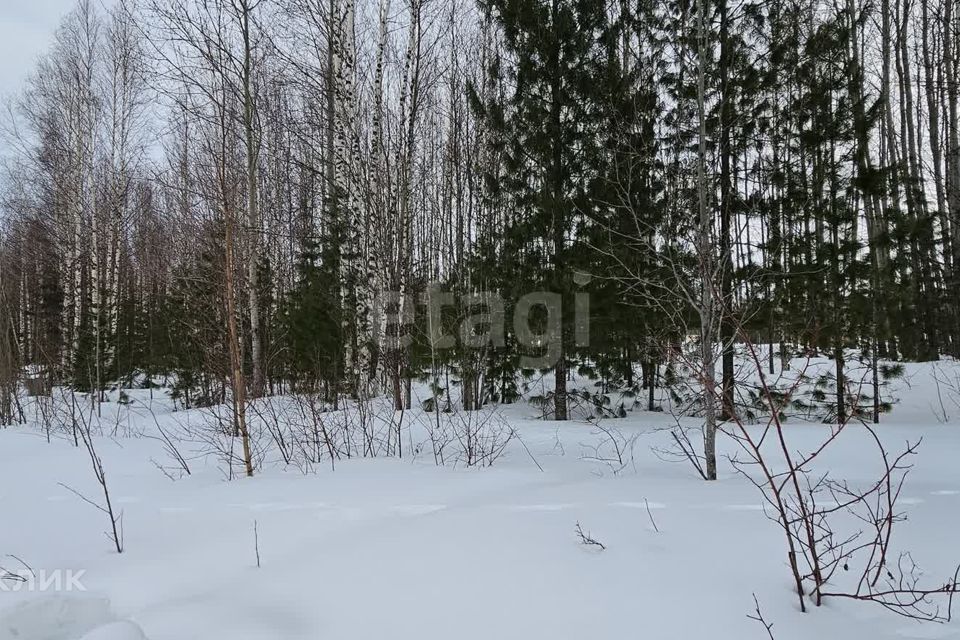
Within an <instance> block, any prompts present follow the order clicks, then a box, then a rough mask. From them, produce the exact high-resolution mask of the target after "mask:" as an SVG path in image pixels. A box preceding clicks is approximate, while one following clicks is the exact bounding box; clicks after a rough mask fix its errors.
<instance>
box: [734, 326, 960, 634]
mask: <svg viewBox="0 0 960 640" xmlns="http://www.w3.org/2000/svg"><path fill="white" fill-rule="evenodd" d="M748 348H749V350H750V353H751V354H752V358H753V361H754V363H755V364H756V365H757V369H758V370H759V371H760V375H761V386H762V387H763V388H764V389H767V388H766V386H765V385H764V377H763V368H762V366H761V364H760V360H759V358H758V356H757V354H756V352H755V351H754V350H753V347H752V345H749V343H748ZM796 384H799V378H798V382H797V383H796ZM764 397H765V398H766V399H767V402H768V403H769V412H768V414H767V415H768V416H769V417H768V420H767V422H766V424H765V425H764V426H763V427H762V428H759V429H751V428H748V426H747V425H746V424H744V422H743V421H742V420H741V419H740V418H739V417H737V416H733V417H732V421H731V422H728V423H727V424H726V425H725V426H724V427H723V433H725V434H727V435H728V436H729V437H730V438H732V439H733V440H734V441H735V442H736V443H737V445H738V446H739V449H740V452H741V454H743V455H742V456H734V457H733V458H732V462H733V464H734V468H735V469H737V470H738V471H739V472H740V473H741V474H742V475H743V476H744V477H746V478H747V479H748V480H749V481H750V482H751V483H753V484H754V485H755V486H756V487H757V488H758V489H759V490H760V491H761V492H762V494H763V496H764V499H765V501H766V504H767V505H768V506H769V507H770V510H769V511H768V516H769V517H770V518H771V519H772V520H773V521H775V522H776V523H777V524H778V526H779V527H780V529H781V531H782V532H783V535H784V539H785V541H786V545H787V550H788V553H787V559H788V562H789V566H790V570H791V573H792V576H793V580H794V583H795V586H796V592H797V596H798V598H799V601H800V607H801V610H803V611H806V597H807V596H810V597H811V598H812V599H813V602H814V603H815V604H816V605H817V606H820V605H821V604H822V602H823V600H824V598H844V599H852V600H857V601H862V602H872V603H875V604H878V605H880V606H882V607H884V608H886V609H888V610H890V611H893V612H895V613H897V614H899V615H902V616H905V617H908V618H911V619H915V620H921V621H933V622H944V621H947V620H949V619H950V615H951V608H952V604H953V595H954V594H955V593H956V592H957V590H958V585H957V575H958V572H960V568H958V569H957V570H956V571H954V572H953V574H952V578H950V579H948V580H946V581H945V582H942V583H939V584H935V585H932V586H929V585H924V584H921V582H920V573H919V571H918V570H917V567H916V565H915V564H914V563H913V560H912V557H911V556H910V554H909V553H906V552H902V553H899V554H897V557H898V559H897V560H896V561H895V562H894V561H891V558H892V557H893V556H894V554H893V553H892V547H891V540H892V537H893V530H894V525H895V524H896V523H897V522H900V521H901V520H902V519H903V514H902V513H900V512H899V511H898V509H897V504H896V503H897V499H898V498H899V496H900V492H901V489H902V487H903V483H904V481H905V479H906V476H907V474H908V472H909V470H910V465H909V463H908V462H907V460H908V459H909V458H910V457H911V456H913V455H914V454H915V453H916V450H917V447H918V445H919V440H918V441H917V442H914V443H909V442H908V443H907V444H906V445H905V447H904V448H903V449H902V450H901V451H900V452H899V453H895V454H894V453H890V452H888V450H887V448H886V446H885V445H884V444H883V442H882V440H881V439H880V438H879V436H878V435H877V433H876V431H875V430H874V428H873V426H872V425H870V424H868V423H866V422H865V421H859V425H858V426H859V428H860V429H862V430H863V431H864V432H865V433H866V434H868V435H869V436H870V439H871V441H872V442H873V444H874V445H875V451H876V454H877V459H878V461H879V462H880V463H882V471H881V473H880V476H879V478H878V479H876V480H875V481H872V482H870V483H868V484H866V485H853V484H851V483H849V482H847V481H846V480H843V479H839V478H835V477H833V476H832V474H831V473H830V472H829V471H828V470H823V469H818V468H817V464H816V463H817V462H818V460H819V459H820V457H821V456H822V454H823V453H824V451H826V450H827V449H828V448H829V447H830V446H831V445H832V444H833V443H834V442H836V440H837V438H838V437H839V436H840V435H841V433H844V432H846V431H847V430H848V429H850V428H851V427H850V424H851V420H850V419H847V420H842V421H840V422H839V424H836V425H832V426H831V427H830V432H829V434H827V435H826V436H825V437H824V438H823V440H822V441H821V442H820V443H819V444H818V445H817V446H816V447H815V448H814V449H813V450H812V451H809V452H806V453H802V452H795V451H793V450H791V448H790V446H789V444H788V442H787V438H786V435H785V433H784V429H783V422H782V418H781V412H780V411H779V410H778V406H777V404H778V402H779V399H778V397H777V396H776V395H774V394H772V393H770V392H769V391H765V394H764ZM853 428H856V427H853Z"/></svg>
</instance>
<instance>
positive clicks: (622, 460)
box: [580, 419, 640, 475]
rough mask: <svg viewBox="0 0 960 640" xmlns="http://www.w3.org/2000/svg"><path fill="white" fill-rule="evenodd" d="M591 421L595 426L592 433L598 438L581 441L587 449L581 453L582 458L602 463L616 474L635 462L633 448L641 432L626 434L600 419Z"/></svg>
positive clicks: (582, 445)
mask: <svg viewBox="0 0 960 640" xmlns="http://www.w3.org/2000/svg"><path fill="white" fill-rule="evenodd" d="M589 422H590V424H591V425H592V426H593V431H592V432H591V435H593V436H594V437H595V438H596V441H594V442H591V443H583V442H581V443H580V446H581V447H582V448H584V449H585V450H586V451H587V453H586V454H584V455H581V459H582V460H587V461H590V462H599V463H602V464H604V465H606V466H607V467H608V468H609V469H610V470H611V471H612V472H613V474H614V475H617V474H619V473H620V472H621V471H623V470H624V469H626V468H627V467H628V466H630V465H633V464H634V456H633V450H634V448H635V446H636V444H637V439H638V438H639V437H640V434H639V433H631V434H629V435H627V434H624V433H623V432H622V431H621V430H619V429H615V428H612V427H608V426H606V425H604V424H603V423H602V422H601V421H600V420H599V419H594V420H590V421H589Z"/></svg>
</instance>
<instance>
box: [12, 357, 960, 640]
mask: <svg viewBox="0 0 960 640" xmlns="http://www.w3.org/2000/svg"><path fill="white" fill-rule="evenodd" d="M938 366H939V367H941V369H938V370H939V371H941V372H942V370H943V369H942V368H943V367H947V368H948V369H949V371H950V372H951V373H950V375H954V374H953V373H952V372H953V371H954V369H953V368H952V367H953V365H952V364H949V363H948V364H944V365H938ZM933 373H934V369H933V368H932V367H931V365H909V366H908V369H907V374H906V376H905V377H904V378H903V379H902V380H899V381H897V382H896V383H895V385H894V388H893V389H892V391H891V393H892V394H893V395H894V396H897V397H898V398H899V402H898V403H897V404H896V406H895V408H894V410H893V412H892V414H889V415H886V416H884V419H883V424H882V425H881V426H880V429H879V430H880V433H881V436H882V438H883V439H884V441H885V442H886V443H889V445H890V446H891V448H897V447H899V446H901V445H902V444H903V443H904V442H906V441H907V440H915V439H917V438H918V437H921V436H922V437H923V443H922V445H921V448H920V454H919V455H918V456H916V458H915V459H914V460H912V462H913V463H914V465H915V466H914V469H913V470H912V471H911V472H910V475H909V477H908V479H907V483H906V486H905V489H904V492H903V494H902V497H901V507H902V509H903V510H905V511H907V513H908V514H909V520H908V521H906V522H904V523H902V524H900V525H898V528H897V529H896V531H895V536H896V538H895V545H894V546H895V547H896V548H898V549H910V550H911V551H912V552H913V556H914V559H915V560H916V561H917V563H918V564H919V565H920V566H921V567H923V568H924V569H925V571H926V575H927V576H928V577H929V578H930V580H931V581H934V582H937V581H942V580H943V579H945V578H948V577H949V576H951V575H952V574H953V568H954V567H955V565H956V563H957V562H960V545H958V544H957V541H958V540H960V536H958V530H960V465H958V460H960V406H958V405H956V404H955V403H954V400H957V399H958V398H954V397H953V395H951V393H950V390H949V389H946V388H944V387H943V386H942V385H937V384H934V381H933ZM129 394H130V397H131V398H132V400H133V402H132V403H131V404H127V405H120V404H117V403H116V402H113V403H108V404H105V405H104V406H103V418H102V419H101V422H100V427H98V428H100V429H102V430H103V431H104V436H102V437H98V438H97V441H96V442H97V446H98V448H99V453H100V455H101V456H102V458H103V463H104V467H105V469H106V471H107V478H108V482H109V486H110V489H111V491H112V497H113V500H114V503H115V506H116V507H117V508H118V510H122V511H123V537H124V542H125V547H126V548H125V551H124V553H123V554H122V555H118V554H117V553H116V551H115V550H112V547H111V543H110V541H109V540H108V539H107V538H106V537H105V535H104V533H103V532H104V531H105V530H106V528H107V521H106V517H105V516H104V514H102V513H100V512H99V511H97V510H96V509H95V508H93V507H92V506H90V505H89V504H86V503H84V502H83V501H82V500H80V499H79V498H77V497H76V496H75V495H74V494H72V493H71V492H70V491H68V490H67V489H65V488H64V487H63V486H61V484H60V483H63V484H64V485H67V486H69V487H72V488H73V489H75V490H77V491H79V492H81V493H83V494H84V495H86V496H89V497H90V498H91V499H95V500H99V499H100V497H101V496H100V494H99V493H98V487H97V485H96V483H95V480H94V478H93V474H92V472H91V467H90V461H89V459H88V457H87V455H86V452H85V451H84V450H83V449H82V447H81V448H80V449H78V448H75V447H74V446H73V443H72V440H71V439H69V438H67V437H65V434H60V435H55V437H54V438H53V442H51V443H49V444H48V443H47V441H46V437H45V435H44V433H43V431H42V429H41V427H40V425H38V424H34V425H28V426H22V427H14V428H9V429H5V430H2V431H0V565H2V566H4V567H6V568H7V569H8V570H18V569H21V568H22V567H21V566H20V565H19V564H17V561H16V560H14V559H13V558H12V557H11V556H8V555H7V554H12V556H16V558H17V559H21V560H22V561H23V562H25V563H26V564H28V565H29V566H30V567H31V568H32V569H33V570H34V571H35V572H39V571H40V570H43V571H46V572H53V571H57V570H60V571H64V570H71V571H74V572H80V571H82V572H83V573H82V585H83V587H84V590H83V591H79V590H71V591H65V590H64V589H61V590H59V591H57V590H55V589H46V590H38V589H36V588H34V589H32V590H31V589H28V588H26V587H25V586H22V585H21V587H20V588H19V590H15V589H16V586H15V585H14V584H13V583H9V582H7V583H5V587H4V589H3V590H0V640H14V639H15V640H81V639H83V640H144V639H145V638H149V639H150V640H194V639H197V640H199V639H205V640H206V639H210V638H229V639H230V640H248V639H249V640H267V639H274V638H276V639H284V640H287V639H289V640H297V639H311V640H314V639H320V638H323V639H364V640H373V639H378V638H398V639H407V638H410V639H414V638H415V639H417V640H434V639H435V640H449V639H458V640H461V639H462V640H468V639H474V638H475V639H484V640H489V639H491V638H508V639H509V638H516V639H524V640H527V639H540V638H543V639H550V640H560V639H571V640H574V639H575V640H593V639H598V640H603V639H616V640H619V639H626V638H650V639H655V640H668V639H677V640H689V639H693V638H709V639H710V640H748V639H750V638H757V639H759V640H762V639H763V638H766V637H767V636H766V632H765V631H764V629H763V627H762V626H760V624H759V623H757V622H756V621H754V620H751V619H749V618H748V617H747V615H748V614H753V613H754V600H753V596H754V595H756V598H757V599H758V601H759V603H760V606H761V609H762V611H763V615H764V617H765V618H766V620H767V621H768V622H772V623H773V625H774V626H773V629H772V631H773V634H774V636H775V637H776V638H777V640H791V639H794V640H800V639H803V640H808V639H810V638H818V639H823V640H832V639H840V638H850V639H859V638H862V639H870V640H885V639H895V638H957V637H960V624H957V623H956V622H953V623H949V624H946V625H936V624H934V625H921V624H918V623H916V622H913V621H911V620H907V619H903V618H900V617H897V616H895V615H893V614H891V613H889V612H887V611H884V610H883V609H881V608H880V607H876V606H871V605H869V604H860V603H853V602H847V601H828V602H827V603H826V604H825V605H824V606H823V607H820V608H819V609H817V608H812V610H811V611H810V612H808V613H806V614H802V613H800V611H799V609H798V606H797V602H796V597H795V595H794V593H793V591H792V585H791V578H790V574H789V572H788V569H787V566H786V551H785V548H784V543H783V540H782V537H781V534H780V533H779V531H778V529H777V527H776V525H775V524H774V523H772V522H771V521H770V520H769V519H768V517H767V515H766V514H765V512H764V509H763V506H762V498H761V496H760V495H759V494H758V492H757V490H756V489H755V488H754V487H753V486H752V485H751V484H750V483H749V482H747V481H746V480H745V479H743V478H742V477H740V476H738V475H737V474H736V473H735V472H734V470H733V469H732V468H731V466H730V464H729V463H728V462H727V461H726V460H725V459H721V474H720V475H721V477H720V479H719V480H718V481H717V482H715V483H705V482H703V481H702V480H700V479H699V478H698V477H697V476H696V475H695V474H694V473H693V471H692V470H691V469H690V468H689V467H688V466H687V465H685V464H680V463H672V462H665V461H663V460H661V459H660V457H659V456H658V455H657V454H656V453H655V451H654V449H656V448H659V447H666V446H668V445H669V442H670V440H669V437H668V434H667V432H666V431H664V430H663V429H664V428H667V427H670V426H671V425H672V424H673V419H672V418H671V417H670V416H669V415H668V414H666V413H646V412H642V411H640V410H639V409H638V410H636V411H631V412H630V413H629V415H628V417H627V418H625V419H620V420H607V421H605V422H604V423H603V424H604V426H605V427H610V428H613V429H616V430H617V431H618V433H620V434H622V436H623V437H624V441H629V440H630V439H631V438H632V437H633V436H634V435H636V436H637V437H636V439H635V440H634V442H633V445H632V451H628V455H627V460H626V466H625V467H624V468H623V469H619V470H617V469H616V467H617V466H618V465H613V464H610V463H607V462H603V461H600V460H596V458H597V457H608V454H609V453H610V451H609V450H607V449H605V448H604V447H606V446H607V445H606V444H604V436H603V435H602V434H601V433H600V432H599V431H598V430H597V429H596V428H595V427H593V426H591V425H589V424H587V423H586V422H584V421H583V420H576V421H571V422H568V423H564V424H561V423H556V422H550V421H543V420H540V419H538V418H537V416H538V413H539V409H538V408H537V407H535V406H533V405H531V404H528V403H525V402H524V403H519V404H516V405H511V406H506V407H501V408H500V409H499V411H501V412H502V413H503V415H504V416H505V418H506V419H507V420H508V421H509V423H510V424H511V425H512V426H514V427H515V428H516V429H517V431H518V433H519V435H520V437H521V439H522V442H521V441H520V440H515V441H513V442H512V443H511V444H510V446H509V447H508V449H507V451H506V453H505V455H504V456H503V458H502V459H500V460H499V461H498V462H497V463H496V464H495V465H494V466H493V467H492V468H484V469H478V468H466V467H464V466H463V465H453V464H450V465H447V466H436V465H435V464H434V459H433V455H432V453H430V451H429V450H430V447H429V445H425V444H424V435H423V433H424V424H425V422H424V420H431V419H433V418H432V417H431V416H432V414H428V415H427V416H426V417H425V418H422V419H421V421H420V422H416V421H413V422H411V421H410V419H409V416H408V418H407V422H406V423H405V424H406V425H411V424H413V428H412V429H409V430H406V428H405V430H404V432H403V435H402V438H403V441H404V447H405V451H404V457H403V459H400V460H398V459H396V458H389V459H388V458H378V459H352V460H342V461H340V462H339V463H338V464H337V467H336V469H335V470H331V469H330V468H329V466H328V465H317V466H315V467H313V468H312V469H310V470H309V471H308V473H302V472H301V470H298V469H297V468H295V466H290V467H286V468H285V467H284V465H282V464H280V462H279V457H278V456H277V454H276V452H275V451H274V449H273V448H270V447H269V446H268V444H266V443H267V442H268V439H267V438H266V436H262V437H261V440H262V442H263V445H262V446H263V448H264V454H263V460H262V470H261V472H260V473H258V474H257V476H256V477H254V478H253V479H246V478H241V479H234V480H232V481H228V480H226V479H225V475H224V466H223V464H222V463H221V461H220V460H219V458H218V457H217V456H216V455H213V454H209V453H208V454H206V455H204V454H203V451H204V449H206V448H207V447H206V446H205V445H202V444H200V443H197V442H184V443H181V446H183V448H184V451H186V452H188V453H189V456H190V463H191V470H192V471H193V473H192V475H190V476H184V477H182V478H180V479H177V480H176V481H173V480H171V479H170V478H168V477H167V476H166V475H165V474H164V473H162V472H161V471H160V470H159V469H158V467H157V464H160V465H161V466H164V467H167V468H168V469H169V468H170V466H171V465H172V462H171V460H170V459H169V457H168V456H167V454H166V453H165V452H164V447H163V444H162V442H160V441H159V440H157V439H155V438H153V437H151V436H152V435H156V430H155V429H156V424H157V423H159V424H161V425H163V426H164V428H165V429H167V430H169V431H170V432H175V431H176V432H177V433H182V431H178V429H182V428H183V425H185V424H186V423H187V421H191V424H194V425H196V424H200V423H202V421H203V419H204V416H205V415H206V416H208V415H209V412H208V411H206V410H193V411H189V412H186V411H182V410H181V411H177V412H172V411H171V406H172V405H171V402H170V401H169V400H167V399H166V398H165V397H162V396H161V394H160V393H159V392H156V393H155V396H154V399H153V400H151V399H150V394H149V392H147V391H143V390H138V391H130V392H129ZM112 397H113V400H116V399H117V395H116V393H114V394H113V396H112ZM413 413H418V412H416V411H415V412H413ZM421 417H422V414H421ZM155 418H156V420H155ZM687 423H689V424H696V420H688V421H687ZM178 425H180V426H179V427H178ZM826 429H827V427H824V426H823V425H819V424H809V423H808V424H804V423H801V422H791V423H789V435H790V439H791V444H792V445H794V446H796V447H797V449H804V448H806V447H811V446H814V445H815V443H816V442H818V441H819V439H820V438H821V437H822V436H823V435H824V433H825V430H826ZM868 445H869V442H868V440H867V437H866V434H865V433H864V432H863V431H862V429H859V428H855V427H851V428H849V430H848V431H847V432H845V433H844V434H843V435H842V436H841V437H840V439H839V440H838V441H837V443H836V444H835V445H834V446H833V447H832V448H831V449H830V450H829V452H828V453H827V454H826V455H825V457H824V459H823V465H824V467H825V468H828V469H829V470H830V471H831V473H833V474H834V475H835V476H838V477H843V478H846V479H848V480H849V481H851V482H869V481H870V480H872V479H873V478H874V477H875V473H876V460H875V459H874V457H873V454H872V451H873V450H872V449H870V448H869V447H868ZM598 446H599V447H600V449H599V454H600V455H598V449H597V447H598ZM720 447H721V449H722V450H724V451H725V452H728V453H731V452H732V445H731V443H730V442H728V441H726V440H725V439H722V438H721V442H720ZM865 452H867V453H865ZM534 460H535V462H534ZM538 464H539V466H540V467H542V469H543V471H541V470H540V469H539V468H538V466H537V465H538ZM174 477H176V475H175V476H174ZM578 522H579V523H580V525H581V527H582V528H583V530H584V532H588V533H589V534H590V535H591V536H592V537H594V538H596V539H597V540H599V541H601V542H602V543H603V544H604V545H605V546H606V549H605V550H600V549H598V548H595V547H588V546H585V545H582V544H581V543H580V541H579V539H578V537H577V536H576V534H575V532H574V529H575V526H576V524H577V523H578ZM255 523H256V531H257V534H256V537H257V539H258V542H259V552H260V557H261V567H260V568H257V566H256V554H255V544H254V526H255ZM656 529H659V531H657V530H656Z"/></svg>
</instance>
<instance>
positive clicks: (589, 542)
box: [574, 522, 607, 551]
mask: <svg viewBox="0 0 960 640" xmlns="http://www.w3.org/2000/svg"><path fill="white" fill-rule="evenodd" d="M574 531H575V532H576V534H577V538H579V539H580V544H583V545H586V546H588V547H596V548H597V549H599V550H600V551H606V549H607V547H606V545H604V544H603V543H602V542H600V541H599V540H597V539H596V538H592V537H590V533H589V532H588V533H584V532H583V528H582V527H581V526H580V523H579V522H578V523H577V526H576V528H575V529H574Z"/></svg>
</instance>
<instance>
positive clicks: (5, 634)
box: [0, 595, 146, 640]
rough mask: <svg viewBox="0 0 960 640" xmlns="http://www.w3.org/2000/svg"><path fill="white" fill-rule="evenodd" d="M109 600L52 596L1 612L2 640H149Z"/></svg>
mask: <svg viewBox="0 0 960 640" xmlns="http://www.w3.org/2000/svg"><path fill="white" fill-rule="evenodd" d="M116 620H117V617H116V616H115V615H114V614H113V612H112V611H111V610H110V601H109V600H108V599H106V598H97V597H90V596H76V595H70V596H67V595H51V596H44V597H40V598H36V599H32V600H29V601H26V602H22V603H20V604H18V605H15V606H13V607H10V608H8V609H5V610H3V611H0V640H146V636H144V635H143V631H142V630H141V629H140V627H139V626H137V625H136V624H134V623H133V622H129V621H120V622H117V621H116Z"/></svg>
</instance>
